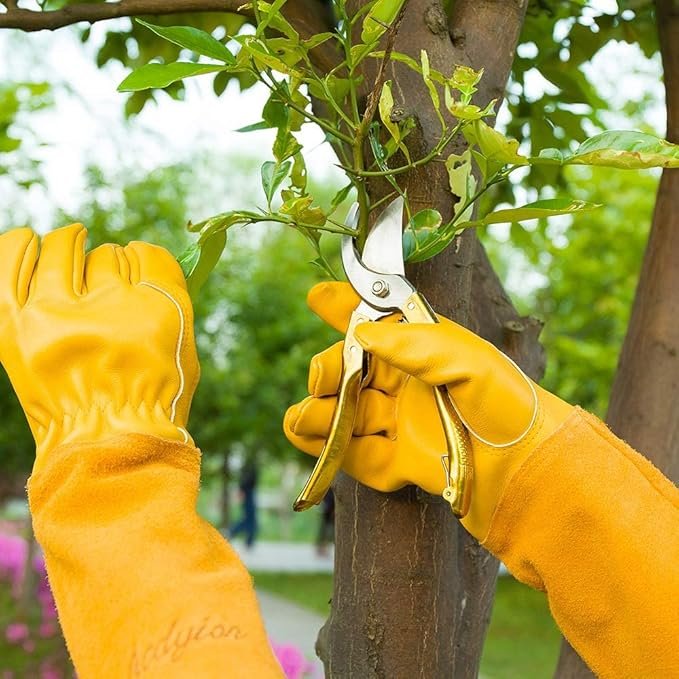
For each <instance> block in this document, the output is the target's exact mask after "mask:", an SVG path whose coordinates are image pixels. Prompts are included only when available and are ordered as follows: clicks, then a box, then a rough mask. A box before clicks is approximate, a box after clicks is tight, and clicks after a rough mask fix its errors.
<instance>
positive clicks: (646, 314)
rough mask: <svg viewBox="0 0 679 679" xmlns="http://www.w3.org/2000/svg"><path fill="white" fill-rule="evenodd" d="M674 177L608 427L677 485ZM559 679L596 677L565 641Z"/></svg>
mask: <svg viewBox="0 0 679 679" xmlns="http://www.w3.org/2000/svg"><path fill="white" fill-rule="evenodd" d="M655 5H656V18H657V22H658V35H659V37H660V51H661V54H662V60H663V69H664V74H665V91H666V99H667V139H668V140H669V141H671V142H674V143H675V144H676V143H679V2H677V0H656V3H655ZM677 262H679V171H678V170H665V171H664V172H663V174H662V178H661V180H660V186H659V188H658V196H657V200H656V205H655V213H654V215H653V224H652V226H651V232H650V234H649V239H648V245H647V248H646V253H645V255H644V262H643V265H642V269H641V275H640V277H639V284H638V286H637V291H636V295H635V299H634V305H633V307H632V315H631V318H630V323H629V327H628V329H627V336H626V337H625V342H624V344H623V347H622V351H621V354H620V362H619V365H618V372H617V374H616V377H615V382H614V383H613V390H612V393H611V401H610V405H609V408H608V416H607V422H608V425H609V426H610V427H611V429H612V430H613V431H614V432H615V433H616V434H617V435H618V436H619V437H620V438H622V439H624V440H625V441H627V442H628V443H629V444H630V445H631V446H632V447H633V448H635V449H636V450H638V451H639V452H642V453H644V454H645V455H646V456H647V457H648V458H649V459H650V460H651V461H652V462H653V464H655V465H656V467H658V468H659V469H660V470H661V471H662V472H663V473H664V474H666V475H667V476H668V477H669V478H671V479H672V480H673V481H674V482H675V483H677V482H679V426H678V423H679V293H678V291H679V267H677ZM555 676H556V677H557V678H558V679H586V678H587V677H592V676H594V675H593V674H592V673H591V672H590V671H589V669H588V668H587V666H586V665H585V663H584V662H583V661H582V660H581V659H580V657H579V656H578V655H577V653H576V652H575V651H574V650H573V649H572V648H571V646H570V645H569V644H568V643H567V642H566V641H564V642H563V645H562V648H561V656H560V658H559V664H558V667H557V671H556V675H555Z"/></svg>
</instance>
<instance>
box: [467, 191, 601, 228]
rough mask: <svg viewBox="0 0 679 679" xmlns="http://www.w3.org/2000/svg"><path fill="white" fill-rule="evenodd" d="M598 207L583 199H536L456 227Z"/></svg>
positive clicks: (500, 222)
mask: <svg viewBox="0 0 679 679" xmlns="http://www.w3.org/2000/svg"><path fill="white" fill-rule="evenodd" d="M598 207H601V206H600V205H597V204H596V203H587V202H585V201H584V200H571V199H570V198H550V199H549V200H538V201H536V202H535V203H528V204H527V205H522V206H521V207H516V208H509V209H506V210H497V211H496V212H491V213H490V214H487V215H486V216H485V217H483V219H476V220H474V221H471V222H464V223H462V224H459V225H458V228H459V229H466V228H469V227H472V226H487V225H488V224H504V223H507V222H525V221H527V220H528V219H542V218H544V217H554V216H555V215H570V214H573V213H574V212H587V211H589V210H596V209H597V208H598Z"/></svg>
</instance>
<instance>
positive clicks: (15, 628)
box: [5, 622, 28, 644]
mask: <svg viewBox="0 0 679 679" xmlns="http://www.w3.org/2000/svg"><path fill="white" fill-rule="evenodd" d="M5 638H6V639H7V641H9V643H10V644H17V643H19V642H21V641H24V640H25V639H28V625H24V623H22V622H11V623H10V624H9V625H7V627H6V628H5Z"/></svg>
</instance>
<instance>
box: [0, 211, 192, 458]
mask: <svg viewBox="0 0 679 679" xmlns="http://www.w3.org/2000/svg"><path fill="white" fill-rule="evenodd" d="M86 238H87V231H86V230H85V228H84V227H83V226H82V225H80V224H74V225H72V226H68V227H65V228H63V229H59V230H57V231H53V232H51V233H49V234H47V235H46V236H45V237H44V239H43V242H42V248H40V246H39V239H38V237H37V236H36V235H35V234H34V233H33V232H32V231H31V230H30V229H16V230H14V231H10V232H9V233H6V234H4V235H3V236H1V237H0V252H1V253H2V265H3V269H2V272H0V338H2V341H1V342H0V361H1V362H2V364H3V366H4V367H5V369H6V370H7V373H8V374H9V377H10V380H11V382H12V385H13V387H14V390H15V391H16V393H17V395H18V397H19V400H20V402H21V405H22V407H23V409H24V412H25V413H26V417H27V418H28V423H29V425H30V427H31V431H32V432H33V437H34V438H35V443H36V462H35V470H38V469H40V468H41V466H42V465H43V464H44V463H45V460H46V458H47V456H48V455H49V453H50V451H52V450H53V449H54V448H56V447H57V446H60V445H62V444H65V443H75V442H80V441H96V440H99V439H101V438H104V437H106V436H110V435H112V434H121V433H125V434H129V433H133V432H134V433H138V434H152V435H155V436H159V437H161V438H164V439H169V440H174V441H182V442H185V443H187V442H190V438H189V435H188V433H187V431H186V420H187V418H188V414H189V406H190V404H191V399H192V398H193V393H194V391H195V388H196V385H197V383H198V376H199V367H198V358H197V355H196V349H195V343H194V340H193V313H192V308H191V303H190V301H189V298H188V295H187V293H186V284H185V282H184V276H183V274H182V272H181V269H180V268H179V266H178V264H177V262H176V261H174V259H173V258H172V256H171V255H170V254H169V253H168V252H166V251H165V250H163V249H162V248H159V247H156V246H154V245H148V244H146V243H131V244H130V245H128V246H127V247H126V248H122V247H119V246H117V245H102V246H101V247H99V248H97V249H96V250H93V251H92V252H90V253H89V254H88V255H87V256H85V240H86ZM39 250H40V252H39Z"/></svg>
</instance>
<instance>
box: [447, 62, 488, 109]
mask: <svg viewBox="0 0 679 679" xmlns="http://www.w3.org/2000/svg"><path fill="white" fill-rule="evenodd" d="M482 77H483V69H481V70H480V71H475V70H474V69H473V68H469V66H459V65H458V66H456V67H455V70H454V71H453V75H452V76H451V78H450V81H449V82H448V83H446V85H449V86H450V87H451V88H452V89H454V90H457V91H458V92H460V94H461V95H462V103H463V104H469V102H471V99H472V95H473V94H474V92H476V90H477V87H476V86H477V85H478V84H479V81H480V80H481V78H482Z"/></svg>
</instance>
